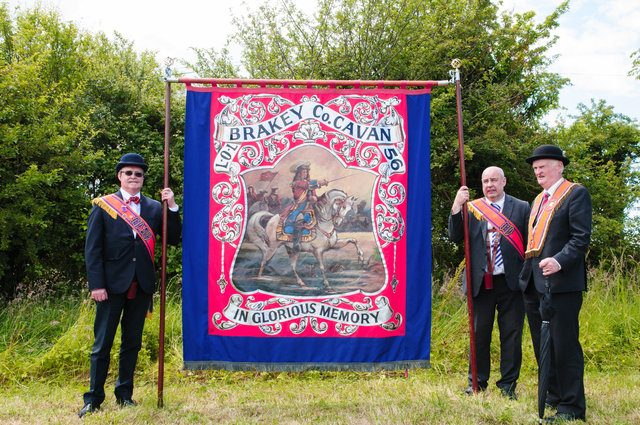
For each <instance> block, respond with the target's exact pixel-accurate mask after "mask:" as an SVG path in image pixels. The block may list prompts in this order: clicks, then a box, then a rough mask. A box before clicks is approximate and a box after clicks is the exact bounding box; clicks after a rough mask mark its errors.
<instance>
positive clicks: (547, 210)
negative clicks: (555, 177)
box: [525, 179, 576, 258]
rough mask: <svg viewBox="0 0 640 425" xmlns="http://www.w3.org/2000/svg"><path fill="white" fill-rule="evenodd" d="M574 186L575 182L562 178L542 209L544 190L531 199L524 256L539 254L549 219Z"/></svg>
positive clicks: (551, 218)
mask: <svg viewBox="0 0 640 425" xmlns="http://www.w3.org/2000/svg"><path fill="white" fill-rule="evenodd" d="M574 187H576V183H571V182H570V181H568V180H566V179H563V181H562V183H560V186H558V188H557V189H556V191H555V192H554V193H553V196H551V197H549V199H548V200H547V203H546V204H545V206H544V208H543V209H542V211H540V204H541V203H542V198H543V196H544V192H540V194H539V195H538V196H537V197H536V199H535V201H533V208H531V215H530V216H529V237H528V239H527V252H526V253H525V256H526V258H531V257H537V256H538V255H540V253H541V252H542V248H543V247H544V242H545V240H546V239H547V232H548V231H549V225H550V224H551V220H553V216H554V214H555V212H556V210H557V209H558V207H560V205H562V203H563V202H564V201H565V200H566V199H567V195H569V193H571V191H572V190H573V188H574ZM536 218H537V220H536Z"/></svg>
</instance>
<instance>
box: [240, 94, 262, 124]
mask: <svg viewBox="0 0 640 425" xmlns="http://www.w3.org/2000/svg"><path fill="white" fill-rule="evenodd" d="M251 98H252V97H251V96H250V95H248V96H244V97H243V100H245V103H244V105H243V108H241V109H240V116H241V117H242V119H243V120H244V122H245V123H247V124H255V123H257V122H260V121H262V120H264V117H265V116H266V115H267V108H266V107H265V105H264V103H262V102H260V101H257V100H250V99H251Z"/></svg>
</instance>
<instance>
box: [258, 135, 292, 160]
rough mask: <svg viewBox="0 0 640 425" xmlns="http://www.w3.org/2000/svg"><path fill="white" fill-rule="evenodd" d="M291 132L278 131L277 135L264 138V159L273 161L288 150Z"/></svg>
mask: <svg viewBox="0 0 640 425" xmlns="http://www.w3.org/2000/svg"><path fill="white" fill-rule="evenodd" d="M291 134H293V133H292V132H290V131H287V132H285V133H280V134H279V135H278V136H277V137H272V138H269V139H265V140H264V141H263V142H262V145H263V147H264V150H266V160H267V161H269V162H273V161H275V159H276V158H277V157H278V156H280V155H282V154H284V153H285V152H287V151H288V150H289V145H290V144H291V142H290V141H289V136H290V135H291Z"/></svg>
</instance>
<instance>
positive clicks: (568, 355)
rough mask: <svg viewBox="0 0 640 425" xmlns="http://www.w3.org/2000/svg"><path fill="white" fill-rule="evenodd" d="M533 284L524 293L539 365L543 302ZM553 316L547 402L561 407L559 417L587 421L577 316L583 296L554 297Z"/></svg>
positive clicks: (564, 295)
mask: <svg viewBox="0 0 640 425" xmlns="http://www.w3.org/2000/svg"><path fill="white" fill-rule="evenodd" d="M542 295H543V294H541V293H539V292H538V291H537V290H536V289H535V286H534V285H533V282H530V283H529V285H528V286H527V289H526V291H525V292H524V302H525V310H526V312H527V320H528V322H529V328H530V330H531V342H532V343H533V351H534V353H535V356H536V361H538V365H539V364H540V327H541V325H542V318H541V317H540V311H539V306H540V298H541V297H542ZM551 305H552V306H553V310H554V314H553V317H552V318H551V320H550V322H549V323H550V331H551V376H550V380H549V390H548V393H547V402H548V403H550V404H554V405H557V406H558V413H568V414H570V415H573V416H575V417H577V418H583V419H584V417H585V411H586V400H585V395H584V356H583V353H582V346H581V345H580V341H579V333H580V325H579V321H578V316H579V314H580V309H581V308H582V292H581V291H577V292H565V293H553V294H551Z"/></svg>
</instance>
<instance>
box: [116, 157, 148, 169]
mask: <svg viewBox="0 0 640 425" xmlns="http://www.w3.org/2000/svg"><path fill="white" fill-rule="evenodd" d="M127 165H128V166H131V167H140V168H142V170H143V171H144V172H146V171H147V169H148V168H149V166H148V165H147V164H145V163H144V159H142V157H141V156H140V155H138V154H137V153H126V154H124V155H123V156H122V158H121V159H120V162H118V165H116V173H118V172H120V169H121V168H122V167H126V166H127Z"/></svg>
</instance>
